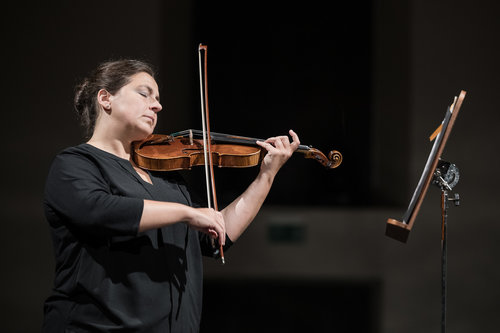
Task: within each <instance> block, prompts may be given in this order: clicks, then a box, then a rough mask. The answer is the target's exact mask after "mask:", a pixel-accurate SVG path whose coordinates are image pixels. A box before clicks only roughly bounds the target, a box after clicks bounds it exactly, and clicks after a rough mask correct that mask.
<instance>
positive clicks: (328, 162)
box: [297, 147, 342, 169]
mask: <svg viewBox="0 0 500 333" xmlns="http://www.w3.org/2000/svg"><path fill="white" fill-rule="evenodd" d="M297 151H298V152H301V153H303V154H304V157H305V158H312V159H314V160H316V161H318V162H319V163H321V165H323V166H324V167H325V168H327V169H335V168H336V167H338V166H339V165H340V164H341V163H342V154H341V153H339V152H338V151H336V150H332V151H330V152H329V153H328V157H326V156H325V154H323V153H322V152H321V151H319V150H318V149H316V148H312V147H308V149H307V150H302V149H298V150H297Z"/></svg>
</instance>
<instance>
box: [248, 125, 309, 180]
mask: <svg viewBox="0 0 500 333" xmlns="http://www.w3.org/2000/svg"><path fill="white" fill-rule="evenodd" d="M289 133H290V136H291V137H292V142H290V140H289V139H288V136H286V135H283V136H277V137H272V138H269V139H267V140H266V141H264V142H262V141H257V144H258V145H259V146H261V147H262V148H264V149H266V150H267V154H266V156H265V157H264V159H263V160H262V163H261V166H260V168H261V172H264V173H266V172H270V173H271V174H272V175H273V176H274V175H276V173H277V172H278V170H279V169H280V168H281V167H282V166H283V164H285V162H286V161H287V160H288V159H289V158H290V156H292V154H293V152H294V151H295V150H297V148H298V147H299V145H300V140H299V137H298V135H297V134H296V133H295V132H294V131H292V130H290V131H289Z"/></svg>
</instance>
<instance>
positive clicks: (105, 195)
mask: <svg viewBox="0 0 500 333" xmlns="http://www.w3.org/2000/svg"><path fill="white" fill-rule="evenodd" d="M44 206H45V212H46V215H47V218H48V220H49V222H51V223H56V224H57V223H68V224H69V226H71V227H75V228H78V229H80V230H82V231H84V232H86V233H91V234H99V235H111V236H112V235H136V234H137V232H138V229H139V222H140V218H141V215H142V210H143V208H144V201H143V200H142V199H140V198H131V197H124V196H119V195H114V194H112V193H111V190H110V186H109V185H108V184H107V183H106V181H105V180H104V178H103V176H102V174H101V171H100V170H99V168H98V167H97V165H96V164H95V163H93V162H92V161H91V160H90V159H89V158H87V157H85V156H82V155H78V154H60V155H58V156H57V157H56V158H55V160H54V162H53V164H52V166H51V169H50V171H49V175H48V177H47V182H46V185H45V198H44Z"/></svg>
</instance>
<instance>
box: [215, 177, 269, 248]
mask: <svg viewBox="0 0 500 333" xmlns="http://www.w3.org/2000/svg"><path fill="white" fill-rule="evenodd" d="M274 177H275V174H273V173H263V172H261V173H259V175H258V176H257V178H256V179H255V180H254V181H253V182H252V183H251V184H250V186H249V187H248V188H247V189H246V191H245V192H243V194H242V195H240V196H239V197H238V198H236V199H235V200H234V201H233V202H232V203H231V204H230V205H228V206H227V207H226V208H224V209H223V210H222V215H223V216H224V221H225V223H226V233H227V235H228V236H229V238H230V239H231V240H232V241H233V242H234V241H236V240H237V239H238V238H239V237H240V236H241V234H242V233H243V232H244V231H245V230H246V228H247V227H248V226H249V225H250V223H251V222H252V221H253V219H254V218H255V216H256V215H257V213H258V212H259V210H260V208H261V207H262V204H263V203H264V200H265V199H266V197H267V195H268V193H269V190H270V189H271V185H272V183H273V180H274Z"/></svg>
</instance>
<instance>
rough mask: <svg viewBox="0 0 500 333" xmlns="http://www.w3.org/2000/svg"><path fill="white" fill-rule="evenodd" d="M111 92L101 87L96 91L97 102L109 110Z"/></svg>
mask: <svg viewBox="0 0 500 333" xmlns="http://www.w3.org/2000/svg"><path fill="white" fill-rule="evenodd" d="M112 96H113V95H111V93H109V92H108V91H107V90H106V89H101V90H99V91H98V92H97V103H99V105H100V106H101V107H102V108H103V109H104V110H105V111H109V110H111V97H112Z"/></svg>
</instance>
